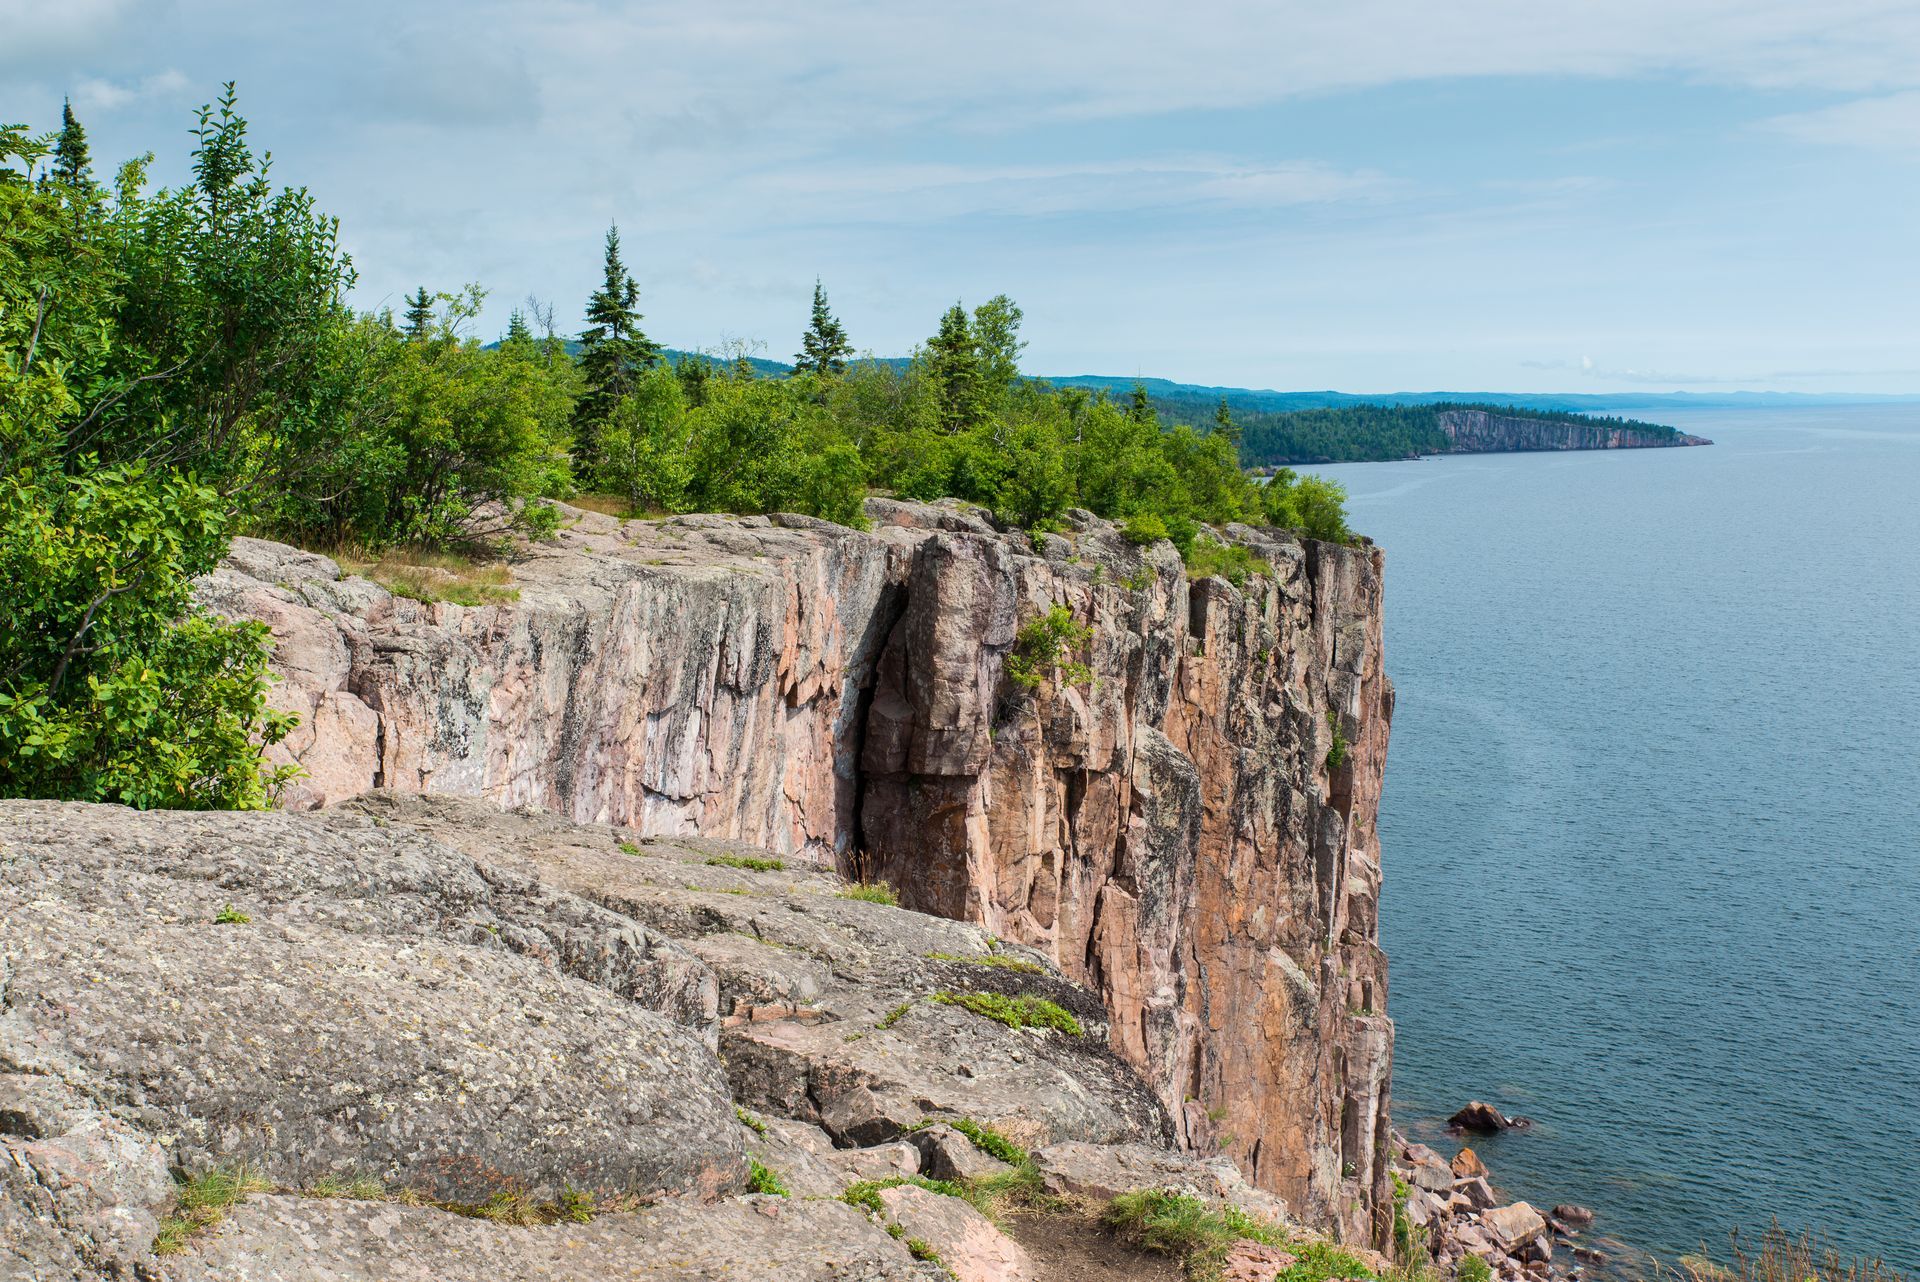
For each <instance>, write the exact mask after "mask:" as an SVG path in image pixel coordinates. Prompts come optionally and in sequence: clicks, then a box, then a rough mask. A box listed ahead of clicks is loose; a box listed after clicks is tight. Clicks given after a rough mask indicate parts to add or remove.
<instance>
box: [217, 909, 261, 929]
mask: <svg viewBox="0 0 1920 1282" xmlns="http://www.w3.org/2000/svg"><path fill="white" fill-rule="evenodd" d="M252 920H253V918H251V917H249V916H247V915H246V914H245V913H243V912H241V911H240V910H239V909H238V908H235V907H234V906H233V905H232V904H224V905H222V906H221V909H220V911H219V912H217V913H215V914H214V915H213V924H214V925H216V926H244V925H246V924H247V923H248V922H250V921H252Z"/></svg>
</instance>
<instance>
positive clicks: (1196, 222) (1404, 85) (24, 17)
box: [0, 0, 1920, 392]
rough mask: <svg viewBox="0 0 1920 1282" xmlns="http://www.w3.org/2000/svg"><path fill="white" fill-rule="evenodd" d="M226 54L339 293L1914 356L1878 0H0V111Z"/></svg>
mask: <svg viewBox="0 0 1920 1282" xmlns="http://www.w3.org/2000/svg"><path fill="white" fill-rule="evenodd" d="M226 79H235V80H238V81H239V83H240V92H241V100H242V106H243V109H244V110H245V112H246V114H247V115H248V117H249V118H250V120H251V121H252V122H253V132H254V137H255V140H256V142H257V143H258V144H259V145H261V146H263V147H266V148H270V149H271V150H272V151H273V153H274V155H275V169H276V173H277V174H278V175H279V177H280V178H281V179H282V180H283V181H288V182H295V183H304V184H305V185H307V186H309V187H310V188H311V189H312V190H313V191H314V193H315V194H316V196H317V197H318V198H319V200H320V203H321V205H322V207H323V208H325V209H327V210H329V211H331V212H334V213H337V214H338V215H339V216H340V217H341V219H342V222H343V225H344V231H345V238H346V240H347V242H348V244H349V246H350V248H351V249H352V251H353V254H354V257H355V260H356V263H357V265H358V267H359V269H360V273H361V284H360V288H359V291H358V297H357V300H356V301H358V302H359V303H360V304H361V305H364V306H369V307H372V306H378V305H381V304H382V303H394V302H397V300H398V299H399V297H400V295H401V294H402V293H403V292H405V291H407V290H409V289H411V288H412V287H413V286H414V285H416V284H419V283H426V284H427V285H429V286H430V287H433V288H449V289H450V288H453V287H455V286H457V285H458V284H460V283H462V282H465V281H469V280H477V281H480V282H481V283H483V284H484V285H486V286H487V287H488V288H489V289H490V290H491V291H492V293H491V299H490V310H489V313H488V315H487V316H486V317H485V318H483V321H484V327H485V328H486V329H487V330H489V331H490V332H491V331H497V329H498V328H499V327H500V326H501V325H503V324H504V323H505V318H506V314H507V311H508V309H509V308H511V307H512V306H513V305H514V304H515V303H517V302H519V301H520V300H522V299H523V298H525V297H526V296H527V295H528V294H534V295H538V296H540V297H542V298H545V299H548V300H551V301H552V302H553V303H554V304H555V305H556V309H557V313H558V319H559V321H560V323H561V325H562V327H563V328H567V329H573V328H577V326H578V323H579V322H578V313H579V310H580V306H581V304H582V303H583V301H584V299H585V297H586V294H587V292H588V290H589V289H590V288H591V287H592V285H593V283H594V280H595V277H596V275H597V271H598V254H599V240H600V236H601V234H602V232H603V231H604V229H605V227H606V224H607V222H608V221H609V220H610V219H617V220H618V221H619V223H620V226H621V229H622V233H623V236H624V238H625V240H626V243H627V245H628V248H629V262H630V265H631V266H632V267H633V269H634V272H635V274H636V275H637V276H638V277H639V280H640V283H641V288H642V291H643V297H642V308H643V310H644V311H645V312H646V314H647V328H648V330H649V332H650V333H652V334H653V335H654V336H655V337H657V338H659V339H661V340H663V341H665V342H668V343H670V344H673V345H676V346H685V347H715V346H718V345H720V344H722V343H725V342H727V341H730V340H742V341H746V342H748V343H754V344H764V351H765V353H766V354H767V355H770V356H774V357H780V358H786V357H788V356H790V355H791V353H792V351H793V349H794V347H795V345H796V341H797V337H798V331H799V329H800V327H801V325H802V324H803V323H804V320H805V316H806V310H807V304H808V299H809V295H810V291H811V288H812V284H813V279H814V277H815V275H816V274H817V275H819V276H821V277H822V278H823V279H824V280H825V282H826V285H827V288H828V290H829V293H830V294H831V296H832V300H833V303H834V306H835V309H836V310H837V311H838V312H839V313H840V314H841V316H842V318H843V320H844V321H845V323H846V325H847V327H848V329H849V331H850V333H851V335H852V337H853V339H854V341H855V342H856V344H857V345H859V346H861V347H863V348H868V349H871V350H874V351H877V352H880V353H883V354H892V353H898V352H904V351H906V350H909V349H910V348H911V347H912V346H913V344H914V343H915V342H917V341H919V340H920V339H921V338H923V337H924V336H925V335H926V334H928V333H929V332H931V330H932V329H933V327H934V323H935V320H936V318H937V316H938V313H939V312H940V311H941V310H942V309H943V308H944V307H945V306H946V305H948V304H949V303H951V302H952V301H953V300H954V299H955V298H964V299H966V300H967V301H968V302H970V303H972V302H978V301H980V300H983V299H984V298H986V297H988V296H989V295H991V294H994V293H997V292H1002V291H1004V292H1006V293H1009V294H1011V295H1012V296H1013V297H1014V298H1015V299H1016V300H1017V301H1019V302H1020V303H1021V305H1022V306H1023V307H1024V308H1025V310H1026V316H1027V324H1026V331H1027V336H1028V338H1029V340H1030V344H1031V346H1030V347H1029V350H1028V358H1027V364H1028V367H1029V369H1030V370H1032V371H1034V372H1039V373H1054V374H1067V373H1108V374H1121V375H1129V374H1141V375H1155V376H1161V377H1168V378H1174V379H1179V380H1183V381H1189V382H1202V383H1222V384H1233V385H1241V386H1254V387H1278V388H1290V389H1291V388H1322V387H1332V388H1338V389H1341V390H1346V391H1391V390H1426V389H1436V388H1450V389H1465V390H1515V391H1548V390H1555V391H1596V392H1597V391H1646V390H1671V389H1699V390H1726V389H1728V388H1733V387H1747V388H1769V389H1781V390H1790V391H1812V392H1819V391H1840V390H1851V391H1889V392H1920V4H1916V3H1914V0H1899V2H1898V3H1886V2H1884V0H1821V2H1819V3H1815V2H1813V0H1795V2H1794V3H1779V2H1775V0H1740V2H1735V0H1657V2H1656V0H1610V2H1608V3H1581V4H1567V3H1549V2H1548V0H1454V3H1451V4H1447V5H1434V4H1432V3H1430V2H1426V0H1345V2H1344V3H1340V4H1328V3H1326V2H1325V0H1312V2H1311V3H1297V2H1294V0H1279V2H1275V0H1267V2H1265V3H1201V4H1189V5H1186V6H1182V7H1180V8H1179V10H1178V12H1177V13H1176V11H1175V8H1174V7H1173V6H1168V5H1144V4H1134V3H1129V2H1127V0H1107V2H1105V3H1078V2H1074V3H1045V2H1044V0H1043V2H1041V3H1034V2H1033V0H1028V2H1027V3H1018V4H1016V3H1003V2H1002V0H975V2H974V3H970V4H967V5H964V6H961V5H931V4H913V3H900V2H899V0H894V2H893V3H886V4H864V3H862V4H853V3H845V4H842V3H832V2H831V0H822V2H820V3H814V4H808V5H800V4H794V3H791V0H788V2H787V3H780V4H773V3H759V2H758V0H754V2H741V3H710V4H705V5H689V4H684V3H683V4H679V5H674V6H671V7H669V6H661V5H653V4H599V5H595V4H581V3H541V4H533V3H522V4H501V3H488V2H487V0H468V2H467V3H461V4H451V3H441V2H439V0H385V2H384V3H366V2H364V0H338V2H335V3H329V4H326V5H312V4H305V5H291V4H277V3H268V2H265V0H253V2H251V3H238V2H235V3H199V2H196V0H176V2H173V3H164V2H139V0H61V2H60V3H57V4H52V3H47V2H46V0H0V102H3V103H4V106H0V115H5V116H6V117H7V118H9V119H24V120H28V121H30V122H31V123H33V124H34V125H35V126H37V127H38V126H50V125H52V124H53V123H55V122H56V121H57V119H58V113H59V106H60V100H61V97H62V95H64V94H70V95H72V97H73V99H74V103H75V107H76V110H77V111H78V112H79V113H80V114H81V117H82V119H83V120H84V121H85V123H86V124H87V126H88V129H89V132H90V135H91V137H92V139H93V143H94V151H95V157H96V160H97V161H106V160H111V161H118V160H119V159H122V158H124V157H126V156H128V155H130V154H135V153H138V152H141V151H147V150H152V151H154V152H156V153H157V154H158V158H159V159H158V163H157V164H156V167H155V171H156V174H157V175H158V176H159V177H160V178H161V179H163V180H167V179H177V177H178V176H179V175H180V173H181V172H182V169H183V166H184V163H185V157H186V153H187V151H188V149H189V147H190V141H189V140H188V138H187V135H186V132H185V131H186V128H187V126H188V125H189V124H190V122H191V110H192V108H193V107H194V106H195V105H196V104H198V103H200V102H202V101H205V100H206V99H208V98H210V97H211V96H212V95H213V94H214V93H215V92H216V91H217V88H218V85H219V82H221V81H222V80H226Z"/></svg>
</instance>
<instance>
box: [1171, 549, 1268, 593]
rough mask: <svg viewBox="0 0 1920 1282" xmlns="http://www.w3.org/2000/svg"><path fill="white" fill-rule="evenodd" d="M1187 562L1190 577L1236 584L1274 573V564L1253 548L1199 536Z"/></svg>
mask: <svg viewBox="0 0 1920 1282" xmlns="http://www.w3.org/2000/svg"><path fill="white" fill-rule="evenodd" d="M1186 562H1187V577H1188V578H1189V579H1207V578H1220V579H1225V580H1226V581H1227V582H1229V583H1231V584H1233V586H1234V587H1236V588H1243V587H1245V586H1246V585H1247V580H1248V579H1250V578H1253V577H1254V576H1255V575H1259V574H1272V573H1273V566H1271V565H1269V564H1268V563H1267V561H1266V560H1265V559H1264V558H1263V557H1260V556H1257V555H1255V554H1254V553H1253V551H1251V550H1250V549H1248V548H1245V547H1242V546H1241V545H1240V544H1238V543H1216V542H1214V541H1213V540H1211V539H1195V540H1194V542H1193V547H1192V548H1191V549H1190V550H1189V551H1188V552H1187V555H1186Z"/></svg>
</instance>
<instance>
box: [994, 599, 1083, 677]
mask: <svg viewBox="0 0 1920 1282" xmlns="http://www.w3.org/2000/svg"><path fill="white" fill-rule="evenodd" d="M1092 639H1093V629H1092V628H1090V627H1088V626H1087V625H1086V624H1084V623H1080V622H1078V621H1077V620H1075V619H1074V617H1073V611H1071V610H1069V609H1068V608H1067V607H1066V606H1064V605H1056V606H1054V607H1052V608H1051V609H1049V610H1048V611H1047V612H1046V613H1045V614H1043V615H1041V616H1040V617H1038V618H1036V619H1029V620H1027V621H1026V622H1025V623H1023V624H1021V625H1020V631H1019V633H1018V634H1017V635H1016V636H1015V637H1014V642H1013V651H1012V653H1010V654H1009V655H1008V656H1007V675H1008V676H1009V677H1011V678H1012V679H1013V680H1014V682H1015V683H1016V684H1018V685H1022V686H1025V687H1026V688H1028V689H1029V690H1032V689H1037V688H1038V687H1039V686H1040V685H1041V683H1042V682H1044V681H1045V680H1046V679H1047V678H1048V677H1049V676H1051V675H1053V674H1055V673H1058V674H1059V677H1060V680H1061V682H1062V683H1064V684H1066V685H1078V684H1080V683H1081V682H1084V681H1091V680H1092V679H1093V669H1092V668H1089V667H1088V666H1087V665H1086V663H1085V662H1083V661H1082V660H1081V659H1080V658H1079V657H1078V656H1079V655H1081V654H1082V653H1083V652H1084V651H1085V649H1086V646H1087V643H1088V642H1089V641H1091V640H1092Z"/></svg>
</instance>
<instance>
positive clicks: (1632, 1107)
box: [1316, 406, 1920, 1270]
mask: <svg viewBox="0 0 1920 1282" xmlns="http://www.w3.org/2000/svg"><path fill="white" fill-rule="evenodd" d="M1646 417H1649V418H1657V419H1659V420H1660V421H1664V422H1673V423H1677V424H1678V425H1679V426H1681V427H1682V428H1684V429H1685V430H1688V431H1693V432H1698V433H1701V434H1703V435H1706V436H1710V437H1713V438H1714V439H1715V440H1716V441H1717V442H1718V444H1716V445H1714V446H1713V447H1711V448H1706V449H1685V450H1648V451H1634V452H1620V453H1593V454H1571V455H1548V454H1517V455H1483V456H1478V457H1466V458H1451V459H1430V460H1423V461H1419V462H1412V463H1374V464H1355V465H1346V466H1341V467H1328V468H1320V469H1316V470H1317V471H1320V472H1322V473H1324V474H1326V475H1329V476H1335V477H1338V478H1339V479H1340V480H1341V481H1343V482H1344V483H1345V484H1346V485H1347V486H1348V488H1349V490H1350V491H1351V494H1352V502H1351V512H1352V516H1353V519H1354V523H1355V525H1356V527H1357V528H1359V529H1361V530H1363V531H1365V532H1366V533H1368V534H1370V535H1371V536H1373V537H1374V538H1375V539H1376V540H1378V541H1379V542H1380V543H1382V544H1383V545H1384V546H1385V547H1386V549H1387V567H1388V572H1387V663H1388V669H1389V671H1390V672H1391V674H1392V676H1393V678H1394V680H1395V682H1396V683H1397V685H1398V687H1399V692H1400V699H1399V706H1398V710H1397V712H1396V715H1395V720H1394V727H1393V745H1392V751H1391V754H1390V757H1389V763H1388V769H1387V788H1386V794H1385V799H1384V802H1383V805H1382V815H1381V830H1382V838H1383V841H1384V844H1385V848H1386V861H1387V875H1388V880H1387V894H1386V903H1385V908H1384V913H1385V919H1384V923H1383V934H1384V935H1385V942H1386V946H1387V949H1388V952H1389V953H1390V954H1391V956H1392V964H1393V975H1392V981H1393V982H1392V1013H1393V1014H1394V1016H1395V1017H1396V1019H1397V1020H1398V1023H1399V1031H1400V1035H1399V1042H1398V1050H1397V1053H1396V1068H1395V1075H1394V1095H1395V1112H1396V1116H1397V1119H1398V1120H1399V1122H1400V1124H1401V1125H1402V1127H1403V1128H1404V1129H1406V1130H1408V1131H1409V1132H1410V1133H1413V1134H1416V1135H1434V1134H1437V1133H1438V1132H1437V1127H1436V1126H1435V1123H1436V1122H1437V1120H1438V1119H1439V1118H1442V1117H1444V1116H1446V1115H1447V1114H1448V1113H1450V1112H1451V1111H1452V1110H1453V1109H1454V1108H1456V1107H1458V1106H1459V1105H1460V1104H1461V1103H1463V1102H1465V1101H1466V1100H1467V1099H1468V1098H1473V1097H1478V1098H1484V1099H1487V1100H1489V1101H1490V1102H1494V1103H1497V1104H1499V1105H1501V1106H1502V1107H1504V1108H1506V1109H1507V1110H1508V1111H1509V1112H1520V1113H1525V1114H1527V1115H1529V1116H1531V1117H1533V1118H1535V1119H1536V1121H1537V1125H1536V1126H1535V1128H1534V1129H1533V1130H1532V1131H1529V1132H1524V1133H1514V1134H1510V1135H1507V1136H1503V1137H1500V1138H1498V1139H1496V1140H1493V1141H1491V1142H1489V1143H1487V1144H1485V1145H1481V1146H1479V1147H1480V1148H1481V1151H1482V1153H1483V1155H1484V1156H1486V1158H1487V1159H1488V1161H1489V1163H1490V1164H1491V1165H1492V1166H1493V1169H1494V1174H1495V1176H1496V1179H1497V1180H1498V1182H1499V1183H1501V1184H1502V1185H1503V1186H1504V1187H1505V1188H1506V1189H1507V1190H1509V1191H1510V1192H1512V1193H1514V1194H1517V1195H1519V1196H1523V1197H1527V1198H1530V1199H1533V1200H1535V1201H1537V1202H1541V1203H1543V1204H1551V1203H1552V1202H1554V1201H1566V1200H1573V1201H1581V1202H1585V1203H1588V1204H1589V1205H1592V1206H1593V1207H1595V1208H1596V1209H1597V1210H1598V1211H1599V1212H1600V1213H1601V1216H1602V1219H1601V1222H1600V1224H1599V1225H1598V1226H1596V1227H1597V1229H1598V1230H1600V1231H1604V1232H1607V1233H1611V1234H1615V1235H1618V1236H1619V1237H1621V1238H1624V1239H1626V1240H1627V1241H1629V1242H1632V1243H1634V1244H1636V1245H1639V1246H1643V1247H1646V1248H1649V1249H1652V1250H1655V1251H1659V1252H1662V1253H1668V1254H1672V1253H1678V1252H1681V1251H1690V1250H1694V1249H1697V1247H1698V1246H1699V1245H1700V1244H1701V1243H1702V1242H1703V1241H1705V1242H1706V1243H1708V1245H1709V1246H1710V1247H1712V1248H1715V1249H1716V1250H1718V1249H1721V1248H1724V1245H1725V1234H1726V1232H1727V1230H1729V1229H1731V1228H1735V1227H1740V1228H1744V1229H1748V1230H1752V1229H1757V1228H1762V1227H1764V1226H1765V1225H1766V1224H1767V1223H1768V1221H1769V1220H1770V1219H1772V1218H1774V1217H1778V1218H1779V1219H1780V1220H1781V1221H1782V1222H1783V1223H1784V1224H1787V1225H1789V1226H1807V1227H1817V1228H1820V1229H1823V1230H1826V1231H1827V1232H1829V1233H1830V1234H1832V1235H1833V1236H1834V1237H1835V1238H1836V1239H1838V1240H1840V1241H1842V1242H1844V1243H1845V1244H1846V1245H1847V1246H1849V1247H1851V1248H1855V1249H1859V1250H1863V1251H1871V1252H1875V1253H1880V1254H1883V1255H1884V1256H1885V1257H1886V1258H1887V1259H1888V1260H1889V1262H1892V1263H1896V1264H1898V1265H1899V1266H1901V1267H1903V1268H1906V1269H1908V1270H1916V1269H1920V408H1914V407H1898V408H1892V407H1880V406H1874V407H1860V408H1848V409H1841V410H1823V411H1818V412H1812V411H1799V410H1793V411H1785V410H1771V411H1759V412H1740V413H1734V412H1713V413H1709V412H1693V413H1686V414H1675V413H1671V412H1669V413H1667V414H1659V415H1656V414H1648V415H1646Z"/></svg>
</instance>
